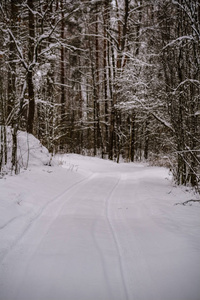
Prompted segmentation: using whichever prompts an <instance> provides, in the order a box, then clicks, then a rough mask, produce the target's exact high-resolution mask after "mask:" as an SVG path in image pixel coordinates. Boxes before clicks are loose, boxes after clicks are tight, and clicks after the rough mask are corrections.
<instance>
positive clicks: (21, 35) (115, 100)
mask: <svg viewBox="0 0 200 300" xmlns="http://www.w3.org/2000/svg"><path fill="white" fill-rule="evenodd" d="M0 32H1V34H0V173H1V174H3V173H4V172H5V170H6V166H8V165H9V166H10V167H9V168H10V170H11V171H12V172H14V173H16V174H17V173H19V171H20V170H19V169H20V167H19V165H18V153H17V136H18V132H19V131H26V132H27V133H29V134H33V135H34V136H35V137H36V138H38V139H39V140H40V141H41V143H42V144H43V145H44V146H46V147H47V149H48V150H49V151H50V152H51V153H67V152H69V153H78V154H86V155H92V156H96V155H98V156H99V157H102V158H107V159H109V160H113V161H116V162H119V161H120V159H123V160H124V161H126V162H134V161H144V160H146V161H148V162H150V163H151V164H154V165H161V166H163V165H164V166H167V167H168V168H170V170H171V172H172V174H173V176H174V179H175V181H176V183H177V184H183V185H188V184H189V185H191V186H193V187H195V188H197V189H199V184H200V2H199V0H193V1H190V0H164V1H163V0H90V1H88V0H81V1H80V0H14V1H13V0H1V2H0ZM9 153H11V155H9Z"/></svg>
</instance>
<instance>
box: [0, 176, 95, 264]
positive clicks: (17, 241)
mask: <svg viewBox="0 0 200 300" xmlns="http://www.w3.org/2000/svg"><path fill="white" fill-rule="evenodd" d="M91 176H93V175H89V176H88V177H87V178H83V179H81V180H80V181H78V182H75V183H73V184H72V185H71V186H69V187H67V189H65V190H64V191H62V192H61V193H60V194H59V195H57V196H56V197H54V198H53V199H52V200H50V201H49V202H47V203H46V204H45V205H44V206H43V207H42V208H41V209H40V211H39V212H38V213H37V214H36V215H35V217H32V219H31V220H30V222H29V223H28V224H27V226H26V227H25V229H24V230H23V231H22V233H21V235H20V236H19V237H18V238H17V240H15V241H14V243H13V244H12V245H11V246H10V247H9V249H6V250H5V253H4V254H3V255H1V259H0V262H1V263H2V264H3V263H4V260H5V259H6V257H7V256H8V255H9V253H10V251H11V250H13V249H14V248H15V246H17V244H18V243H19V242H20V241H21V239H22V238H23V237H24V236H25V234H26V233H27V232H28V230H30V228H31V227H32V226H33V225H34V223H35V222H36V221H37V220H38V219H39V218H40V217H41V216H42V214H44V212H45V210H47V209H48V208H49V206H50V205H52V204H53V205H56V210H58V212H57V214H56V215H54V218H53V219H52V222H53V221H54V219H55V218H56V217H57V215H58V213H59V211H60V209H61V208H62V205H63V204H64V203H63V202H62V201H61V204H60V206H59V209H58V206H57V205H59V203H58V201H59V200H60V199H61V198H62V197H63V196H64V195H65V194H66V193H68V192H70V191H71V190H73V189H74V188H77V186H78V185H79V184H81V183H83V182H85V181H86V180H88V179H89V177H91ZM23 217H24V216H23V215H22V216H19V217H14V218H12V219H11V220H9V221H8V222H7V223H5V224H4V225H3V226H1V228H0V230H2V229H4V228H5V227H7V226H8V225H10V224H12V223H13V222H14V221H15V220H17V219H21V218H23ZM49 226H51V225H49Z"/></svg>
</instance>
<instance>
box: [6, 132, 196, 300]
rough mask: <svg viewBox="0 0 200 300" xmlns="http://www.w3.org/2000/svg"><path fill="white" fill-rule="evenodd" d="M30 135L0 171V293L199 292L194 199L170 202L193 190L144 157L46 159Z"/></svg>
mask: <svg viewBox="0 0 200 300" xmlns="http://www.w3.org/2000/svg"><path fill="white" fill-rule="evenodd" d="M22 140H23V139H22ZM36 144H37V140H35V139H34V138H33V137H30V138H29V147H30V149H32V150H34V152H33V155H32V154H31V155H30V164H29V167H28V169H27V170H22V172H21V173H20V174H19V175H18V176H4V177H3V178H2V179H1V180H0V190H1V194H0V300H26V299H29V300H47V299H48V300H94V299H96V300H98V299H99V300H132V299H135V300H169V299H172V300H189V299H190V300H199V299H200V285H199V282H200V218H199V215H200V205H199V203H193V202H191V205H190V202H189V203H188V204H187V205H185V206H183V205H181V204H180V205H175V204H177V203H182V202H184V201H186V200H189V199H195V197H196V198H197V195H196V196H195V194H193V193H192V192H191V191H189V190H188V191H187V190H186V188H183V187H176V186H174V185H173V183H172V180H171V177H170V175H169V174H168V171H167V169H164V168H159V167H148V166H147V165H144V164H137V163H129V164H127V163H120V164H116V163H114V162H111V161H107V160H102V159H99V158H93V157H86V156H85V157H84V156H80V155H75V154H64V155H58V156H57V161H58V164H56V163H54V166H49V165H48V164H46V162H45V159H44V158H45V157H49V156H48V153H47V152H46V150H44V148H42V150H43V151H42V152H41V147H42V146H40V147H39V146H38V147H36ZM25 148H26V147H25V146H24V152H26V151H25V150H26V149H25ZM36 148H37V149H36Z"/></svg>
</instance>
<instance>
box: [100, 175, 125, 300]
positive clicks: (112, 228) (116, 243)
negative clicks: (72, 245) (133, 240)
mask: <svg viewBox="0 0 200 300" xmlns="http://www.w3.org/2000/svg"><path fill="white" fill-rule="evenodd" d="M120 179H121V176H120V177H119V179H118V180H117V182H116V184H115V185H114V186H113V188H112V190H111V192H110V195H109V196H108V198H107V201H106V217H107V220H108V223H109V226H110V229H111V232H112V236H113V239H114V241H115V245H116V249H117V252H118V256H119V267H120V274H121V279H122V283H123V287H124V292H125V297H124V300H128V299H129V298H128V289H127V286H126V280H125V276H124V267H123V258H122V254H121V247H120V243H119V241H118V239H117V232H116V230H115V229H114V226H113V225H112V221H111V217H110V214H109V203H110V201H111V198H112V196H113V194H114V192H115V191H116V189H117V187H118V185H119V182H120Z"/></svg>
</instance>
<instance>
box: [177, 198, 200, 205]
mask: <svg viewBox="0 0 200 300" xmlns="http://www.w3.org/2000/svg"><path fill="white" fill-rule="evenodd" d="M190 202H199V204H200V200H195V199H190V200H187V201H184V202H179V203H175V204H174V205H178V204H180V205H181V204H182V205H186V204H188V203H190Z"/></svg>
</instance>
